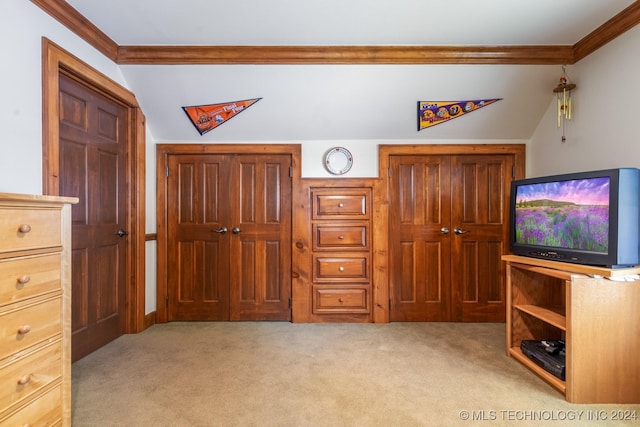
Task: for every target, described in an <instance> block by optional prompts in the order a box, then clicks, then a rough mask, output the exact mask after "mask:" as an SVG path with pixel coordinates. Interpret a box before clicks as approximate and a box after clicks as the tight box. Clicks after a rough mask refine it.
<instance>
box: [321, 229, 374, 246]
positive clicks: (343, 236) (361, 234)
mask: <svg viewBox="0 0 640 427" xmlns="http://www.w3.org/2000/svg"><path fill="white" fill-rule="evenodd" d="M313 229H314V232H313V237H314V242H313V245H314V249H315V250H335V249H344V250H368V249H369V238H368V237H369V227H367V226H366V225H358V226H347V227H341V226H330V225H318V224H314V226H313Z"/></svg>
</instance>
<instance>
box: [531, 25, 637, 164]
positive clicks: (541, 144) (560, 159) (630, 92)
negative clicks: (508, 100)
mask: <svg viewBox="0 0 640 427" xmlns="http://www.w3.org/2000/svg"><path fill="white" fill-rule="evenodd" d="M638 52H640V26H636V27H635V28H633V29H631V30H629V31H628V32H626V33H625V34H622V35H621V36H620V37H618V38H616V39H615V40H613V41H612V42H610V43H609V44H607V45H605V46H604V47H602V48H600V49H599V50H598V51H596V52H594V53H592V54H591V55H589V56H588V57H586V58H584V59H583V60H581V61H579V62H578V63H577V64H575V65H573V66H570V67H568V68H567V73H568V75H569V77H570V78H571V80H572V81H573V82H574V83H575V84H576V85H577V88H576V89H575V90H574V94H573V118H572V120H571V121H570V122H568V123H567V127H566V137H567V140H566V142H565V143H564V144H563V143H561V141H560V138H561V135H562V133H561V130H560V129H558V128H557V119H556V99H555V97H554V98H553V99H552V101H551V103H550V104H549V108H548V110H547V112H546V113H545V115H544V117H543V118H542V120H541V121H540V124H539V125H538V127H537V129H536V131H535V133H534V135H533V137H532V138H531V142H530V145H529V153H528V156H529V157H528V164H529V168H528V170H527V175H528V176H541V175H552V174H558V173H565V172H579V171H584V170H595V169H608V168H616V167H625V166H628V167H640V116H639V111H640V110H639V109H638V102H639V101H640V79H638V77H637V76H638V71H639V70H640V55H639V54H638ZM561 72H562V69H561V67H558V78H559V77H560V74H561ZM555 84H557V81H556V82H551V83H550V85H549V92H551V89H552V88H553V86H554V85H555Z"/></svg>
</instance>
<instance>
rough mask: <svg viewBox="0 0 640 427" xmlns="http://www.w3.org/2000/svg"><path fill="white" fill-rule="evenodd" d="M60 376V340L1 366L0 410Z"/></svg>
mask: <svg viewBox="0 0 640 427" xmlns="http://www.w3.org/2000/svg"><path fill="white" fill-rule="evenodd" d="M60 378H62V342H61V341H57V342H55V343H54V344H52V345H49V346H47V347H45V348H43V349H41V350H38V351H37V352H35V353H32V354H29V355H28V356H25V357H23V358H21V359H19V360H18V361H16V362H14V363H11V364H9V365H7V366H4V367H3V368H2V369H0V412H2V411H5V410H7V409H8V408H9V407H10V406H12V405H15V404H17V403H19V402H21V401H24V400H25V399H28V398H30V397H31V396H34V395H35V394H36V393H38V392H39V391H41V390H42V389H43V388H45V387H47V386H48V385H49V384H53V382H54V381H57V380H59V379H60Z"/></svg>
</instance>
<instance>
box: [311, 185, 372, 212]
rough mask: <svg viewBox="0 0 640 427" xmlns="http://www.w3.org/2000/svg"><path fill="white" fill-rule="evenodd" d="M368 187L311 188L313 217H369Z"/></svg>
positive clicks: (369, 197)
mask: <svg viewBox="0 0 640 427" xmlns="http://www.w3.org/2000/svg"><path fill="white" fill-rule="evenodd" d="M370 194H371V193H370V191H369V190H368V189H364V190H362V189H358V190H354V189H331V190H313V191H312V194H311V197H312V198H311V200H312V204H313V213H312V216H313V219H329V218H341V219H369V210H370V209H369V203H370V200H371V196H370Z"/></svg>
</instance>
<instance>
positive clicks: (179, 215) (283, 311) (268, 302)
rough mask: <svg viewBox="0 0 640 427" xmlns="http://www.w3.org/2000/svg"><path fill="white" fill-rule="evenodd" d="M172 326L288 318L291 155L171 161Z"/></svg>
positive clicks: (194, 156)
mask: <svg viewBox="0 0 640 427" xmlns="http://www.w3.org/2000/svg"><path fill="white" fill-rule="evenodd" d="M168 157H169V160H168V167H169V172H168V173H169V176H168V179H167V186H168V191H167V206H168V208H167V209H168V212H167V218H168V219H167V223H168V227H167V228H168V233H167V242H168V243H167V246H168V248H167V255H168V256H167V258H168V260H169V262H170V263H174V266H172V267H171V268H169V269H168V274H167V276H168V287H167V291H168V320H290V319H291V308H290V296H291V191H292V188H291V177H290V176H289V170H290V166H291V156H290V155H266V154H259V155H251V154H247V155H240V154H237V155H236V154H229V155H211V154H191V155H170V156H168Z"/></svg>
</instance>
